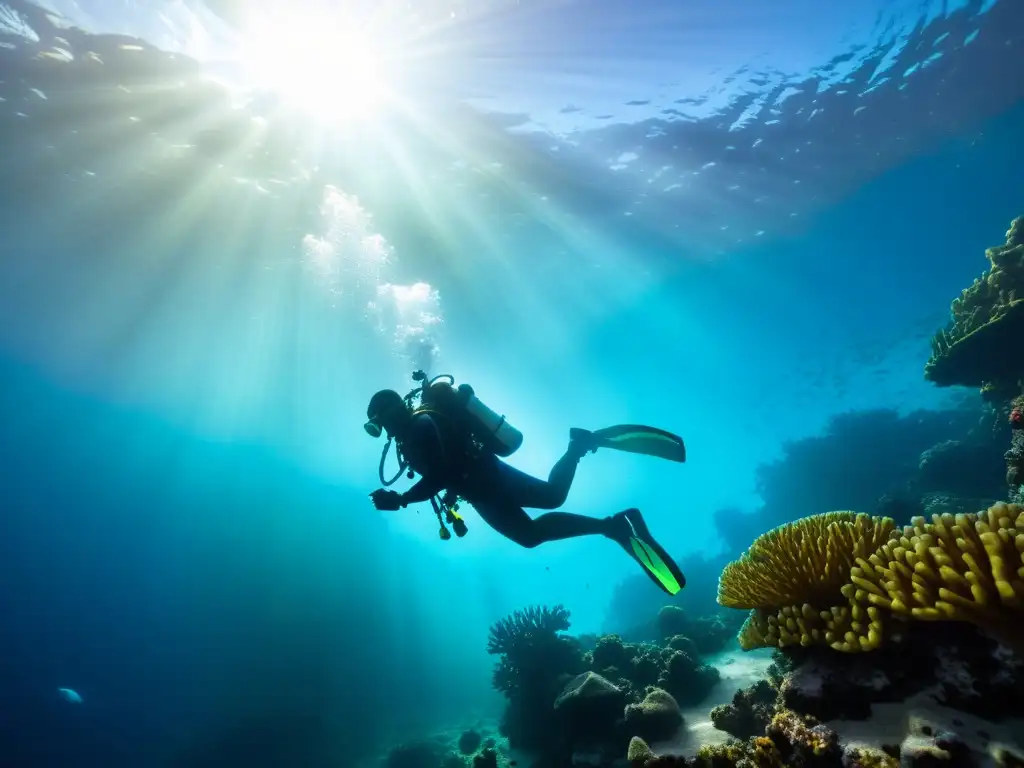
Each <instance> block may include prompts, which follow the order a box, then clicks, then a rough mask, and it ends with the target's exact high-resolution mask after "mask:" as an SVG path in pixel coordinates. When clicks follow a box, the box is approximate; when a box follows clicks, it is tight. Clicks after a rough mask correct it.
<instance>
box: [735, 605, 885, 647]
mask: <svg viewBox="0 0 1024 768" xmlns="http://www.w3.org/2000/svg"><path fill="white" fill-rule="evenodd" d="M884 637H885V625H884V622H883V614H882V612H881V611H879V609H878V608H876V607H875V606H873V605H868V606H864V605H859V604H857V603H852V604H849V605H834V606H832V607H831V608H829V609H828V610H822V611H818V610H815V609H814V608H813V607H811V606H810V605H808V604H807V603H804V604H803V605H802V606H799V607H797V606H787V607H785V608H781V609H779V610H778V611H775V612H771V611H769V610H768V609H764V608H759V609H756V610H754V611H751V612H750V616H748V617H747V620H746V621H745V622H744V623H743V627H742V628H741V629H740V633H739V635H738V640H739V643H740V648H742V649H743V650H745V651H749V650H752V649H754V648H785V647H787V646H793V645H804V646H807V645H829V646H831V647H832V648H834V649H835V650H837V651H847V652H852V651H871V650H874V649H875V648H877V647H878V646H880V645H881V644H882V640H883V639H884Z"/></svg>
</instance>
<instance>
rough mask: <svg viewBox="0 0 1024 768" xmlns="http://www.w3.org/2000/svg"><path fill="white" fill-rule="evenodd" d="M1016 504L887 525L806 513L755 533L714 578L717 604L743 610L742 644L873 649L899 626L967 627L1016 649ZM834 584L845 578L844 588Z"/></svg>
mask: <svg viewBox="0 0 1024 768" xmlns="http://www.w3.org/2000/svg"><path fill="white" fill-rule="evenodd" d="M1022 558H1024V508H1022V507H1018V506H1016V505H1007V504H996V505H994V506H992V507H991V508H989V509H988V510H987V511H985V512H983V513H979V514H961V515H956V516H953V515H935V516H933V517H932V519H931V521H930V522H929V521H926V520H925V519H924V518H915V519H914V520H912V521H911V525H909V526H906V527H904V528H903V529H902V530H900V529H896V528H895V526H894V525H893V523H892V521H891V520H889V519H887V518H870V517H868V516H866V515H856V514H854V513H849V512H832V513H825V514H822V515H815V516H812V517H810V518H805V519H803V520H799V521H797V522H795V523H791V524H788V525H785V526H780V527H779V528H776V529H774V530H772V531H769V532H768V533H765V534H762V535H761V536H760V537H758V539H757V540H755V542H754V543H753V544H752V545H751V547H750V549H749V550H748V552H747V553H746V554H744V555H743V556H742V557H741V558H740V559H739V560H737V561H736V562H734V563H732V564H730V565H729V566H727V567H726V569H725V570H724V571H723V572H722V576H721V578H720V581H719V601H720V602H721V603H722V604H723V605H728V606H730V607H735V608H753V609H754V611H752V612H751V614H750V616H749V618H748V619H747V622H746V624H745V625H744V627H743V629H742V630H741V632H740V637H739V640H740V645H741V647H743V648H744V649H750V648H755V647H769V646H779V647H785V646H791V645H803V646H807V645H814V644H826V645H829V646H831V647H832V648H834V649H836V650H842V651H869V650H874V649H876V648H878V647H879V646H880V645H881V644H882V643H883V642H884V641H885V639H886V637H887V636H888V635H896V636H898V635H899V633H900V632H901V631H902V629H903V624H904V623H905V622H904V621H901V619H912V620H919V621H935V620H947V621H967V622H970V623H972V624H975V625H976V626H978V627H980V628H982V629H984V630H985V631H986V632H988V633H990V634H992V635H994V636H996V637H999V638H1002V639H1003V640H1005V641H1006V642H1008V643H1009V644H1011V645H1012V646H1013V647H1016V648H1021V647H1024V639H1022V630H1021V626H1020V625H1021V624H1022V622H1021V615H1020V614H1021V610H1020V609H1021V605H1022V599H1024V577H1022V575H1021V574H1022V573H1024V570H1021V568H1020V566H1021V563H1022ZM844 582H845V583H844Z"/></svg>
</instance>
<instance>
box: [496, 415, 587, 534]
mask: <svg viewBox="0 0 1024 768" xmlns="http://www.w3.org/2000/svg"><path fill="white" fill-rule="evenodd" d="M580 431H582V430H580ZM587 434H588V435H589V434H590V433H589V432H588V433H587ZM590 450H592V445H591V444H590V443H589V442H588V441H587V440H583V439H574V440H570V441H569V447H568V448H567V449H566V451H565V453H564V454H563V455H562V458H560V459H559V460H558V461H556V462H555V465H554V466H553V467H552V468H551V472H549V473H548V479H547V482H545V481H544V480H539V479H538V478H536V477H533V476H532V475H528V474H526V473H525V472H520V471H519V470H518V469H516V468H515V467H512V466H510V465H508V464H505V462H501V463H500V474H501V483H502V486H503V487H504V489H505V492H506V493H508V494H509V496H510V497H511V498H513V499H514V500H515V502H516V503H517V504H519V505H520V506H523V507H530V508H531V509H558V508H559V507H560V506H562V505H563V504H564V503H565V499H566V497H567V496H568V495H569V489H570V488H571V487H572V482H573V480H574V479H575V478H576V467H578V466H579V463H580V459H582V458H583V457H584V456H585V455H586V454H587V452H588V451H590ZM563 538H564V537H563Z"/></svg>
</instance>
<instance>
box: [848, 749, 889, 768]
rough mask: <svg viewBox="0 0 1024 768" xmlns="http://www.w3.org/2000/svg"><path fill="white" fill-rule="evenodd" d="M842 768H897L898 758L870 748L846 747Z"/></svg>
mask: <svg viewBox="0 0 1024 768" xmlns="http://www.w3.org/2000/svg"><path fill="white" fill-rule="evenodd" d="M842 765H843V768H899V766H900V761H899V759H898V758H896V757H893V756H892V755H890V754H888V753H887V752H884V751H882V750H880V749H873V748H871V747H846V748H844V749H843V756H842Z"/></svg>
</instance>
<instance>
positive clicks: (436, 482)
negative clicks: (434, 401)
mask: <svg viewBox="0 0 1024 768" xmlns="http://www.w3.org/2000/svg"><path fill="white" fill-rule="evenodd" d="M405 454H406V456H407V457H408V456H410V454H412V455H414V456H415V457H416V461H415V464H416V465H417V466H416V469H417V470H418V471H419V472H420V475H421V477H420V479H419V480H418V481H416V483H415V484H413V486H412V488H410V489H409V490H407V491H406V492H405V493H403V494H401V497H400V498H401V501H402V506H403V507H404V506H406V505H407V504H415V503H416V502H419V501H427V500H428V499H431V498H433V497H434V496H436V495H437V494H439V493H440V492H441V491H442V490H444V487H445V485H446V484H447V480H448V475H449V472H448V461H447V459H446V458H445V454H444V443H443V442H442V441H441V434H440V433H439V432H438V431H437V424H435V423H434V420H433V419H432V418H430V416H427V415H425V414H424V415H421V416H419V417H417V418H416V419H415V420H414V421H413V425H412V429H411V430H410V435H409V437H408V438H407V440H406V448H405Z"/></svg>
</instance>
